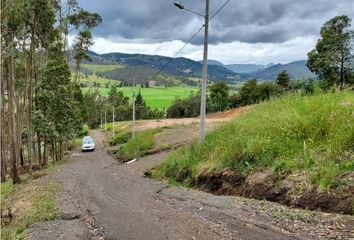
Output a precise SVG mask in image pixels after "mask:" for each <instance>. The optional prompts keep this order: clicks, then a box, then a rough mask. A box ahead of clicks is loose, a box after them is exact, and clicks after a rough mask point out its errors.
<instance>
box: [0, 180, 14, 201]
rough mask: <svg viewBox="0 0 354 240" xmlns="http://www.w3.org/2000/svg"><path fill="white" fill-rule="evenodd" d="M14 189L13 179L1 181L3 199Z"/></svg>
mask: <svg viewBox="0 0 354 240" xmlns="http://www.w3.org/2000/svg"><path fill="white" fill-rule="evenodd" d="M12 190H13V184H12V180H11V179H9V180H7V181H6V182H2V183H1V199H2V198H4V197H7V196H8V195H9V194H11V192H12Z"/></svg>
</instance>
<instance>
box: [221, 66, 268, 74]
mask: <svg viewBox="0 0 354 240" xmlns="http://www.w3.org/2000/svg"><path fill="white" fill-rule="evenodd" d="M225 67H226V68H228V69H229V70H231V71H233V72H236V73H252V72H257V71H260V70H263V69H265V68H266V67H267V66H265V65H260V64H230V65H225Z"/></svg>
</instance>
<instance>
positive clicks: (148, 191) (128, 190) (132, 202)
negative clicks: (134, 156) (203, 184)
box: [28, 131, 313, 240]
mask: <svg viewBox="0 0 354 240" xmlns="http://www.w3.org/2000/svg"><path fill="white" fill-rule="evenodd" d="M91 135H92V136H93V137H94V139H95V141H96V144H97V149H96V151H94V152H89V153H75V154H74V156H73V157H72V158H71V159H70V160H69V161H68V162H66V163H64V164H62V165H60V166H59V170H58V171H57V172H55V173H54V175H53V177H54V178H56V179H57V180H58V181H59V182H61V184H62V191H61V192H60V193H59V194H58V197H59V205H60V209H59V212H60V213H59V216H60V217H59V219H58V220H55V221H52V222H45V223H41V224H37V225H35V226H34V227H33V228H31V229H30V230H29V236H28V239H45V240H52V239H53V240H54V239H66V240H70V239H101V240H102V239H147V240H149V239H154V240H155V239H161V240H162V239H163V240H165V239H255V240H257V239H263V240H264V239H272V240H273V239H275V240H276V239H282V240H284V239H313V238H312V235H311V236H310V235H307V234H306V232H301V231H298V232H294V231H289V229H288V230H287V229H284V228H280V227H276V225H273V224H270V222H268V221H267V219H266V218H262V217H260V216H259V214H258V213H257V212H256V211H254V210H252V208H250V207H249V204H248V203H246V204H245V203H243V204H241V202H239V203H238V202H236V200H235V197H225V196H214V195H211V194H208V193H204V192H201V191H195V190H187V189H183V188H178V187H169V186H167V185H166V184H164V183H161V182H158V181H154V180H151V179H147V178H144V177H142V175H143V174H142V173H143V171H144V170H146V169H147V168H150V167H151V166H153V165H155V164H157V163H159V162H160V161H162V160H163V159H164V158H165V157H166V156H167V153H166V152H165V153H159V154H156V155H151V156H148V157H145V158H142V159H140V160H139V161H137V162H135V163H132V164H125V165H119V164H118V163H117V161H115V160H114V159H113V158H112V157H110V156H109V155H107V154H106V151H105V150H104V148H103V139H104V135H103V133H101V132H99V131H93V132H92V134H91Z"/></svg>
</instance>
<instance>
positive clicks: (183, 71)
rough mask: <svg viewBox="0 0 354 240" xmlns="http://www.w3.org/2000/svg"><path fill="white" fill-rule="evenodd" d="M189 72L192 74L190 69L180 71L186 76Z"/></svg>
mask: <svg viewBox="0 0 354 240" xmlns="http://www.w3.org/2000/svg"><path fill="white" fill-rule="evenodd" d="M191 72H193V69H192V68H186V69H183V70H182V73H186V74H188V73H191Z"/></svg>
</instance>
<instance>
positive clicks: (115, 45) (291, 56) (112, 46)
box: [91, 36, 317, 64]
mask: <svg viewBox="0 0 354 240" xmlns="http://www.w3.org/2000/svg"><path fill="white" fill-rule="evenodd" d="M316 40H317V36H312V37H306V38H305V37H297V38H294V39H292V40H289V41H286V42H283V43H242V42H231V43H221V44H216V45H213V44H210V45H209V59H214V60H218V61H221V62H222V63H224V64H233V63H257V64H268V63H271V62H273V63H288V62H291V61H296V60H302V59H306V58H307V53H308V52H309V51H310V50H311V49H313V48H314V46H315V44H316ZM183 45H184V42H182V41H180V40H175V41H167V42H162V43H146V42H145V41H144V40H143V39H142V40H141V41H139V40H137V39H135V40H127V39H121V38H110V39H106V38H101V37H97V38H95V44H94V46H92V47H91V50H92V51H94V52H97V53H100V54H102V53H111V52H122V53H141V54H149V55H162V56H169V57H173V56H174V55H175V54H176V52H177V51H178V50H179V49H181V47H182V46H183ZM202 56H203V47H202V46H196V45H188V46H187V47H186V48H185V49H184V50H183V51H182V52H181V53H180V54H179V55H178V56H177V57H186V58H191V59H193V60H200V59H202Z"/></svg>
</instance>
